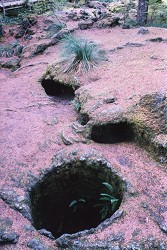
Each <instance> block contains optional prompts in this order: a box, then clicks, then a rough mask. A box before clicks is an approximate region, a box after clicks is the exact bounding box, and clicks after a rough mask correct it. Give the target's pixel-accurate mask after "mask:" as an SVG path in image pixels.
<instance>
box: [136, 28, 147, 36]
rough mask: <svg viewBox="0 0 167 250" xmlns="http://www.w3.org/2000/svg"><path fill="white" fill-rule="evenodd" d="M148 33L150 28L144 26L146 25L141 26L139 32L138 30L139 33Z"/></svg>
mask: <svg viewBox="0 0 167 250" xmlns="http://www.w3.org/2000/svg"><path fill="white" fill-rule="evenodd" d="M148 33H149V30H148V29H146V28H144V27H141V28H140V29H139V30H138V32H137V34H142V35H145V34H148Z"/></svg>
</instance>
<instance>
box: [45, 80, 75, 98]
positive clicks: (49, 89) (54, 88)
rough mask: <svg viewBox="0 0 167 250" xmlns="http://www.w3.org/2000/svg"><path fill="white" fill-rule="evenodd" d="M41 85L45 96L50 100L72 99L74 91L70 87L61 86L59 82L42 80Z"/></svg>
mask: <svg viewBox="0 0 167 250" xmlns="http://www.w3.org/2000/svg"><path fill="white" fill-rule="evenodd" d="M41 85H42V87H43V88H44V90H45V92H46V94H47V95H48V96H50V97H52V98H56V97H60V98H63V99H67V100H69V101H71V100H73V99H74V91H75V90H74V89H73V88H72V86H69V85H65V84H62V83H60V82H59V81H57V82H55V81H53V80H45V79H44V80H42V83H41Z"/></svg>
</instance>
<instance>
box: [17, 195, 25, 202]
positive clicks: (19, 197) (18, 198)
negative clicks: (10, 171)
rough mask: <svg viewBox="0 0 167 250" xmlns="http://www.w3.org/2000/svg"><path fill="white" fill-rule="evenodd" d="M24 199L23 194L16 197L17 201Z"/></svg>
mask: <svg viewBox="0 0 167 250" xmlns="http://www.w3.org/2000/svg"><path fill="white" fill-rule="evenodd" d="M24 200H25V198H24V196H18V197H17V201H18V202H22V201H24Z"/></svg>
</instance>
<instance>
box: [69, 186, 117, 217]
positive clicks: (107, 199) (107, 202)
mask: <svg viewBox="0 0 167 250" xmlns="http://www.w3.org/2000/svg"><path fill="white" fill-rule="evenodd" d="M102 185H103V186H105V188H106V189H107V191H106V193H100V198H99V201H100V203H99V204H95V205H94V207H100V210H99V213H100V215H101V220H104V219H105V218H106V217H108V216H109V215H112V214H113V213H114V212H115V210H116V207H117V205H118V201H119V199H117V198H116V197H115V190H114V188H113V187H112V186H111V184H109V183H108V182H103V183H102ZM85 202H86V201H85V199H83V198H80V199H76V200H73V201H71V202H70V204H69V207H72V208H73V212H74V213H75V212H76V210H77V209H80V208H81V209H82V208H83V204H84V203H85Z"/></svg>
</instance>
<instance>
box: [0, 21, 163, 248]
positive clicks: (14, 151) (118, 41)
mask: <svg viewBox="0 0 167 250" xmlns="http://www.w3.org/2000/svg"><path fill="white" fill-rule="evenodd" d="M67 24H68V23H67ZM42 25H43V20H42V18H41V19H39V22H38V29H37V32H36V34H35V35H33V39H32V40H30V41H29V42H28V44H26V46H27V48H26V52H25V54H24V58H23V59H22V61H21V68H20V69H18V70H16V71H14V72H11V71H10V70H8V69H3V68H1V69H0V93H1V94H0V96H1V98H0V110H1V123H0V134H1V138H0V140H1V156H0V163H1V172H0V190H1V198H2V199H1V201H0V218H1V220H3V219H4V218H9V219H10V220H11V221H12V226H11V228H12V230H13V231H15V232H16V233H17V234H19V236H20V237H19V240H18V243H17V244H7V245H2V246H1V249H3V250H7V249H17V250H23V249H29V248H28V247H27V243H28V242H29V240H31V239H32V238H36V239H40V240H41V241H42V242H43V243H44V245H45V246H46V247H47V248H46V249H57V246H56V243H55V242H54V240H51V239H49V238H47V237H45V236H42V235H40V234H39V232H38V231H37V230H27V229H26V227H27V225H28V228H29V227H30V226H31V222H30V221H29V220H28V219H27V218H25V217H24V216H23V213H22V208H19V205H18V201H19V200H18V197H22V198H20V199H23V200H24V197H25V193H26V191H25V190H26V187H27V185H28V183H30V182H31V180H32V179H33V178H34V176H35V177H38V176H39V175H40V172H41V171H42V170H44V169H46V168H48V166H49V165H50V164H51V160H52V158H53V156H54V155H55V154H56V153H58V152H59V151H60V150H65V151H67V152H72V151H73V150H76V148H77V149H78V151H86V150H88V151H89V150H91V149H95V150H97V151H98V152H100V153H102V155H103V156H104V158H106V159H107V160H108V161H109V162H110V163H111V165H112V166H113V167H114V168H115V169H116V170H117V171H118V173H119V174H120V175H121V176H122V178H123V179H125V180H126V181H127V182H128V183H130V186H131V191H130V192H131V193H132V195H131V196H128V198H125V200H124V201H123V203H122V205H121V207H120V209H122V210H123V211H124V216H123V217H120V218H119V219H118V220H116V221H115V222H114V223H113V224H112V225H111V226H108V227H107V228H105V229H104V230H101V231H100V230H98V231H97V232H95V233H94V234H92V235H88V236H87V239H88V240H89V241H91V242H94V241H97V240H105V239H107V238H108V237H110V236H111V234H120V233H121V234H123V235H124V245H126V244H128V243H129V242H131V241H133V240H136V241H141V240H143V239H146V238H148V237H153V238H155V239H157V240H160V241H164V242H166V232H167V231H166V230H167V229H166V228H167V204H166V194H167V185H166V184H167V175H166V170H167V166H165V165H161V164H160V163H158V162H156V161H154V160H153V159H152V158H151V156H150V155H149V154H148V153H147V152H146V151H145V150H144V149H142V148H140V147H139V146H138V145H136V144H135V143H134V142H127V143H116V144H100V143H95V142H93V141H91V143H89V144H84V143H81V142H76V143H74V144H72V145H65V144H64V143H63V141H62V138H61V132H62V129H63V128H64V127H68V126H69V125H70V124H71V123H73V122H75V121H76V119H77V117H78V114H77V111H76V110H75V108H74V106H73V104H72V103H71V102H70V101H68V100H65V99H63V98H57V99H56V100H55V101H53V100H52V99H51V98H49V97H48V96H47V95H46V93H45V90H44V89H43V87H42V86H41V84H40V82H39V78H40V77H41V76H42V75H43V73H44V72H45V70H46V68H47V65H48V64H51V63H53V62H55V60H57V59H58V57H59V56H58V53H59V50H60V45H59V44H58V45H55V46H52V47H49V48H47V49H46V50H45V52H44V53H43V54H41V55H37V56H35V57H32V58H30V57H29V50H31V49H32V48H33V46H34V44H36V43H39V41H38V40H37V36H40V35H41V34H42V27H43V26H42ZM68 25H69V26H70V27H72V26H75V25H76V23H75V22H71V21H70V22H69V24H68ZM138 30H139V28H133V29H121V27H114V28H110V29H109V28H106V29H97V28H93V29H88V30H83V31H81V30H76V31H75V32H74V34H75V35H76V36H80V37H84V38H87V39H89V40H92V41H95V42H96V43H98V44H100V45H101V46H102V48H103V49H105V50H106V51H107V57H108V61H106V62H104V63H102V64H101V65H100V66H99V67H98V68H96V69H94V70H93V71H92V72H90V73H88V74H83V73H79V74H76V75H75V76H76V78H77V79H78V81H79V82H80V84H81V86H86V85H88V87H89V88H90V92H91V93H93V94H94V95H97V93H98V91H102V90H103V92H106V93H107V94H108V93H111V95H114V96H116V98H117V101H116V104H115V105H117V104H118V103H119V104H121V105H122V106H123V107H125V108H127V107H128V106H129V105H130V104H135V103H136V102H137V101H138V100H139V98H140V97H141V96H142V95H144V94H147V93H152V92H163V93H167V43H166V42H163V41H162V42H150V41H148V40H149V39H152V38H157V37H162V38H163V39H164V40H165V39H167V29H161V28H151V27H149V28H148V30H149V33H148V34H145V35H142V34H138ZM13 39H14V38H12V37H10V36H9V35H8V32H7V33H6V36H5V38H4V41H2V43H3V42H5V43H9V42H12V40H13ZM139 44H140V45H139ZM125 45H126V46H125ZM118 47H119V48H118ZM28 65H29V66H28ZM24 66H26V67H24ZM93 94H92V95H93ZM96 112H98V110H97V111H96ZM19 209H20V211H19ZM166 243H167V242H166ZM88 249H89V248H88ZM155 249H156V248H155ZM165 249H166V248H165Z"/></svg>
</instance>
